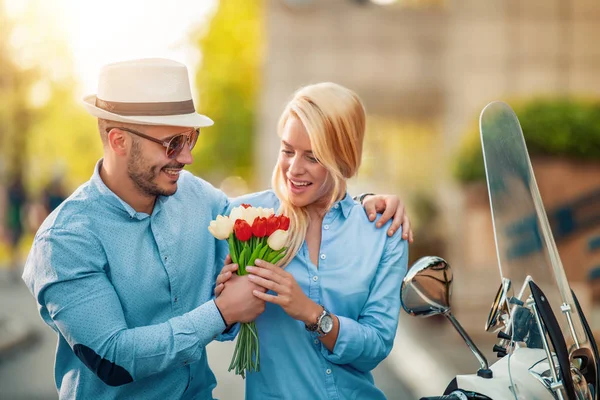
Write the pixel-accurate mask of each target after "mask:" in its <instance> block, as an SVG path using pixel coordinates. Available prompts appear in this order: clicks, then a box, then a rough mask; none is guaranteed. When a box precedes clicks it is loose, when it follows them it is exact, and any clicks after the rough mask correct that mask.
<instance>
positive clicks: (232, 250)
mask: <svg viewBox="0 0 600 400" xmlns="http://www.w3.org/2000/svg"><path fill="white" fill-rule="evenodd" d="M227 242H228V243H229V255H230V256H231V261H232V262H233V263H234V264H237V263H238V253H237V249H236V248H235V239H234V238H233V233H232V234H231V235H229V239H227Z"/></svg>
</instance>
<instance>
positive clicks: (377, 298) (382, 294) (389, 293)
mask: <svg viewBox="0 0 600 400" xmlns="http://www.w3.org/2000/svg"><path fill="white" fill-rule="evenodd" d="M407 267H408V245H407V243H406V241H405V240H402V232H397V233H396V235H394V236H392V237H391V238H387V239H386V245H385V249H384V253H383V256H382V258H381V260H380V262H379V266H378V268H377V273H376V274H375V277H374V280H373V281H372V283H371V287H370V290H369V297H368V299H367V301H366V303H365V305H364V307H363V309H362V310H361V313H360V315H359V317H358V320H354V319H352V318H347V317H343V316H339V315H338V316H337V318H338V320H339V323H340V326H339V333H338V337H337V341H336V343H335V346H334V348H333V352H331V351H329V350H328V349H327V348H326V347H325V346H324V345H323V344H321V353H322V354H323V356H324V357H325V358H326V359H327V360H329V361H330V362H332V363H335V364H348V365H350V366H352V367H353V368H356V369H357V370H359V371H370V370H372V369H374V368H375V367H376V366H377V365H378V364H379V363H380V362H381V361H383V359H385V358H386V357H387V356H388V354H389V353H390V351H391V350H392V346H393V343H394V337H395V336H396V328H397V327H398V318H399V315H400V287H401V284H402V279H403V278H404V275H405V274H406V270H407Z"/></svg>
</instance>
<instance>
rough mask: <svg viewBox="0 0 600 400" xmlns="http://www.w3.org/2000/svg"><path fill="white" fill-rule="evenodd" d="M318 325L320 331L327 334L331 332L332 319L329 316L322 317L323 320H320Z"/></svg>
mask: <svg viewBox="0 0 600 400" xmlns="http://www.w3.org/2000/svg"><path fill="white" fill-rule="evenodd" d="M320 325H321V326H320V328H321V331H322V332H323V333H325V334H327V333H329V332H331V330H332V329H333V318H332V317H331V315H324V316H323V318H321V324H320Z"/></svg>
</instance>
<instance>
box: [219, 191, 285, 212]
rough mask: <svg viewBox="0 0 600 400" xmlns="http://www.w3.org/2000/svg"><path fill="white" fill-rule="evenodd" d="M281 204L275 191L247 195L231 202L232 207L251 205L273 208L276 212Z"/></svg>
mask: <svg viewBox="0 0 600 400" xmlns="http://www.w3.org/2000/svg"><path fill="white" fill-rule="evenodd" d="M280 203H281V202H280V201H279V199H278V198H277V195H276V194H275V192H274V191H273V190H264V191H262V192H256V193H250V194H245V195H243V196H239V197H236V198H233V199H231V200H230V205H231V207H237V206H240V205H242V204H250V205H251V206H252V207H263V208H273V209H275V211H277V209H278V208H279V205H280Z"/></svg>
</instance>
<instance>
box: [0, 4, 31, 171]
mask: <svg viewBox="0 0 600 400" xmlns="http://www.w3.org/2000/svg"><path fill="white" fill-rule="evenodd" d="M14 34H15V24H14V22H13V21H10V20H9V18H8V15H7V12H6V11H5V4H4V1H3V0H0V71H2V73H0V182H2V181H7V180H8V179H10V177H11V176H13V175H15V174H16V173H17V172H18V171H22V170H23V168H24V164H25V158H26V154H27V132H28V131H29V129H30V126H31V124H32V113H31V108H30V106H29V91H30V90H31V87H32V86H33V83H34V82H35V79H36V77H37V71H36V69H35V68H23V67H20V66H19V65H17V63H16V62H15V60H14V57H13V56H14V51H13V46H12V44H11V41H12V40H13V38H14Z"/></svg>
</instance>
